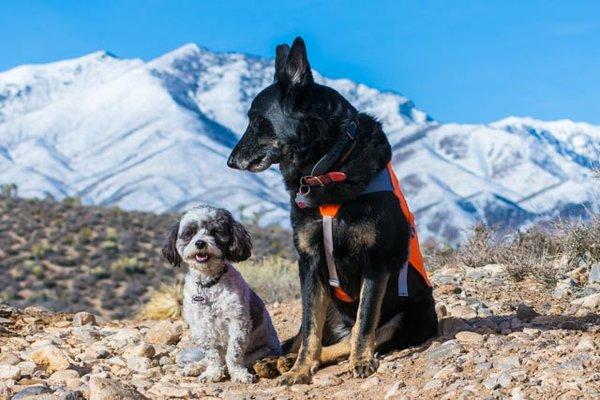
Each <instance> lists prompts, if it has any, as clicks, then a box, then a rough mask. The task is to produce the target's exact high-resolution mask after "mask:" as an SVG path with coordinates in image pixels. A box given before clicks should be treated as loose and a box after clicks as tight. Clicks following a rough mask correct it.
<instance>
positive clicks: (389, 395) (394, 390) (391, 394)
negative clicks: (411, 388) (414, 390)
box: [384, 381, 405, 400]
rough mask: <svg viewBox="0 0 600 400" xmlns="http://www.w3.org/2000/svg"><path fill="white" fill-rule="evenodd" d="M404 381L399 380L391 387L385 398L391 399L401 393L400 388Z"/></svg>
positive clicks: (385, 399) (386, 399)
mask: <svg viewBox="0 0 600 400" xmlns="http://www.w3.org/2000/svg"><path fill="white" fill-rule="evenodd" d="M404 386H405V384H404V382H401V381H398V382H396V383H394V384H393V385H392V386H390V387H389V389H388V390H387V391H386V392H385V397H384V400H388V399H391V398H393V397H395V396H397V395H398V394H399V389H400V388H402V387H404Z"/></svg>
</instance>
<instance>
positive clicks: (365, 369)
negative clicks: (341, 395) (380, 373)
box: [350, 357, 379, 378]
mask: <svg viewBox="0 0 600 400" xmlns="http://www.w3.org/2000/svg"><path fill="white" fill-rule="evenodd" d="M377 367H379V361H377V359H376V358H375V357H371V358H361V359H357V360H351V361H350V372H352V376H354V377H355V378H366V377H367V376H370V375H373V374H374V373H375V371H377Z"/></svg>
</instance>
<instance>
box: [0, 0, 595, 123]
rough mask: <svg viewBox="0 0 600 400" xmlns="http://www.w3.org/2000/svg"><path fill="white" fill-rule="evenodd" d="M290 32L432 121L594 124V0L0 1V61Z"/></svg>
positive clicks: (262, 43)
mask: <svg viewBox="0 0 600 400" xmlns="http://www.w3.org/2000/svg"><path fill="white" fill-rule="evenodd" d="M296 35H302V36H303V37H304V38H305V40H306V41H307V44H308V50H309V58H310V60H311V63H312V66H313V67H314V68H315V69H317V70H319V71H320V72H322V73H323V74H325V75H327V76H330V77H348V78H351V79H353V80H357V81H360V82H364V83H366V84H368V85H370V86H374V87H376V88H379V89H390V90H394V91H397V92H400V93H402V94H404V95H405V96H407V97H409V98H410V99H412V100H413V101H414V102H415V103H416V105H417V106H418V107H420V108H421V109H423V110H424V111H426V112H428V113H430V114H431V115H432V116H433V117H434V118H436V119H438V120H441V121H444V122H461V123H469V122H477V123H480V122H490V121H493V120H497V119H501V118H504V117H506V116H508V115H519V116H532V117H535V118H540V119H559V118H570V119H574V120H578V121H588V122H591V123H596V124H600V2H597V1H566V0H565V1H551V0H545V1H532V0H530V1H511V0H504V1H484V0H481V1H450V0H447V1H415V0H412V1H371V2H367V1H337V0H330V1H300V0H297V1H289V2H288V1H283V0H282V1H270V0H269V1H260V2H254V4H253V2H249V1H244V2H241V1H239V2H238V1H219V2H216V1H176V0H171V1H168V0H162V1H159V0H146V1H137V0H129V1H67V0H61V1H26V0H20V1H10V0H4V1H2V2H0V70H5V69H8V68H11V67H13V66H16V65H19V64H23V63H40V62H49V61H53V60H59V59H63V58H68V57H76V56H79V55H83V54H85V53H89V52H92V51H95V50H99V49H106V50H109V51H111V52H112V53H114V54H116V55H118V56H121V57H139V58H142V59H146V60H147V59H151V58H153V57H156V56H158V55H160V54H162V53H165V52H167V51H169V50H171V49H174V48H176V47H178V46H180V45H182V44H184V43H188V42H195V43H198V44H200V45H202V46H205V47H208V48H210V49H213V50H219V51H241V52H246V53H252V54H258V55H263V56H267V57H271V56H272V53H273V48H274V46H275V45H276V44H277V43H280V42H286V41H287V42H291V40H292V39H293V37H294V36H296Z"/></svg>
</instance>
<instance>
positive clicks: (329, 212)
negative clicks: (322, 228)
mask: <svg viewBox="0 0 600 400" xmlns="http://www.w3.org/2000/svg"><path fill="white" fill-rule="evenodd" d="M341 206H342V205H341V204H325V205H323V206H321V207H319V211H320V212H321V216H322V217H331V218H333V217H335V216H336V215H337V212H338V210H339V209H340V207H341Z"/></svg>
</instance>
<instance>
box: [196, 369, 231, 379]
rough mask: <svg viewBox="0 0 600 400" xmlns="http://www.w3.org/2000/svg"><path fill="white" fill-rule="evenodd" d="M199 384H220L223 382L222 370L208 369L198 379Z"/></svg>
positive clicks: (223, 370) (223, 373)
mask: <svg viewBox="0 0 600 400" xmlns="http://www.w3.org/2000/svg"><path fill="white" fill-rule="evenodd" d="M198 380H199V381H200V382H221V381H224V380H225V369H224V368H208V369H207V370H206V371H204V372H203V373H201V374H200V376H199V377H198Z"/></svg>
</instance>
